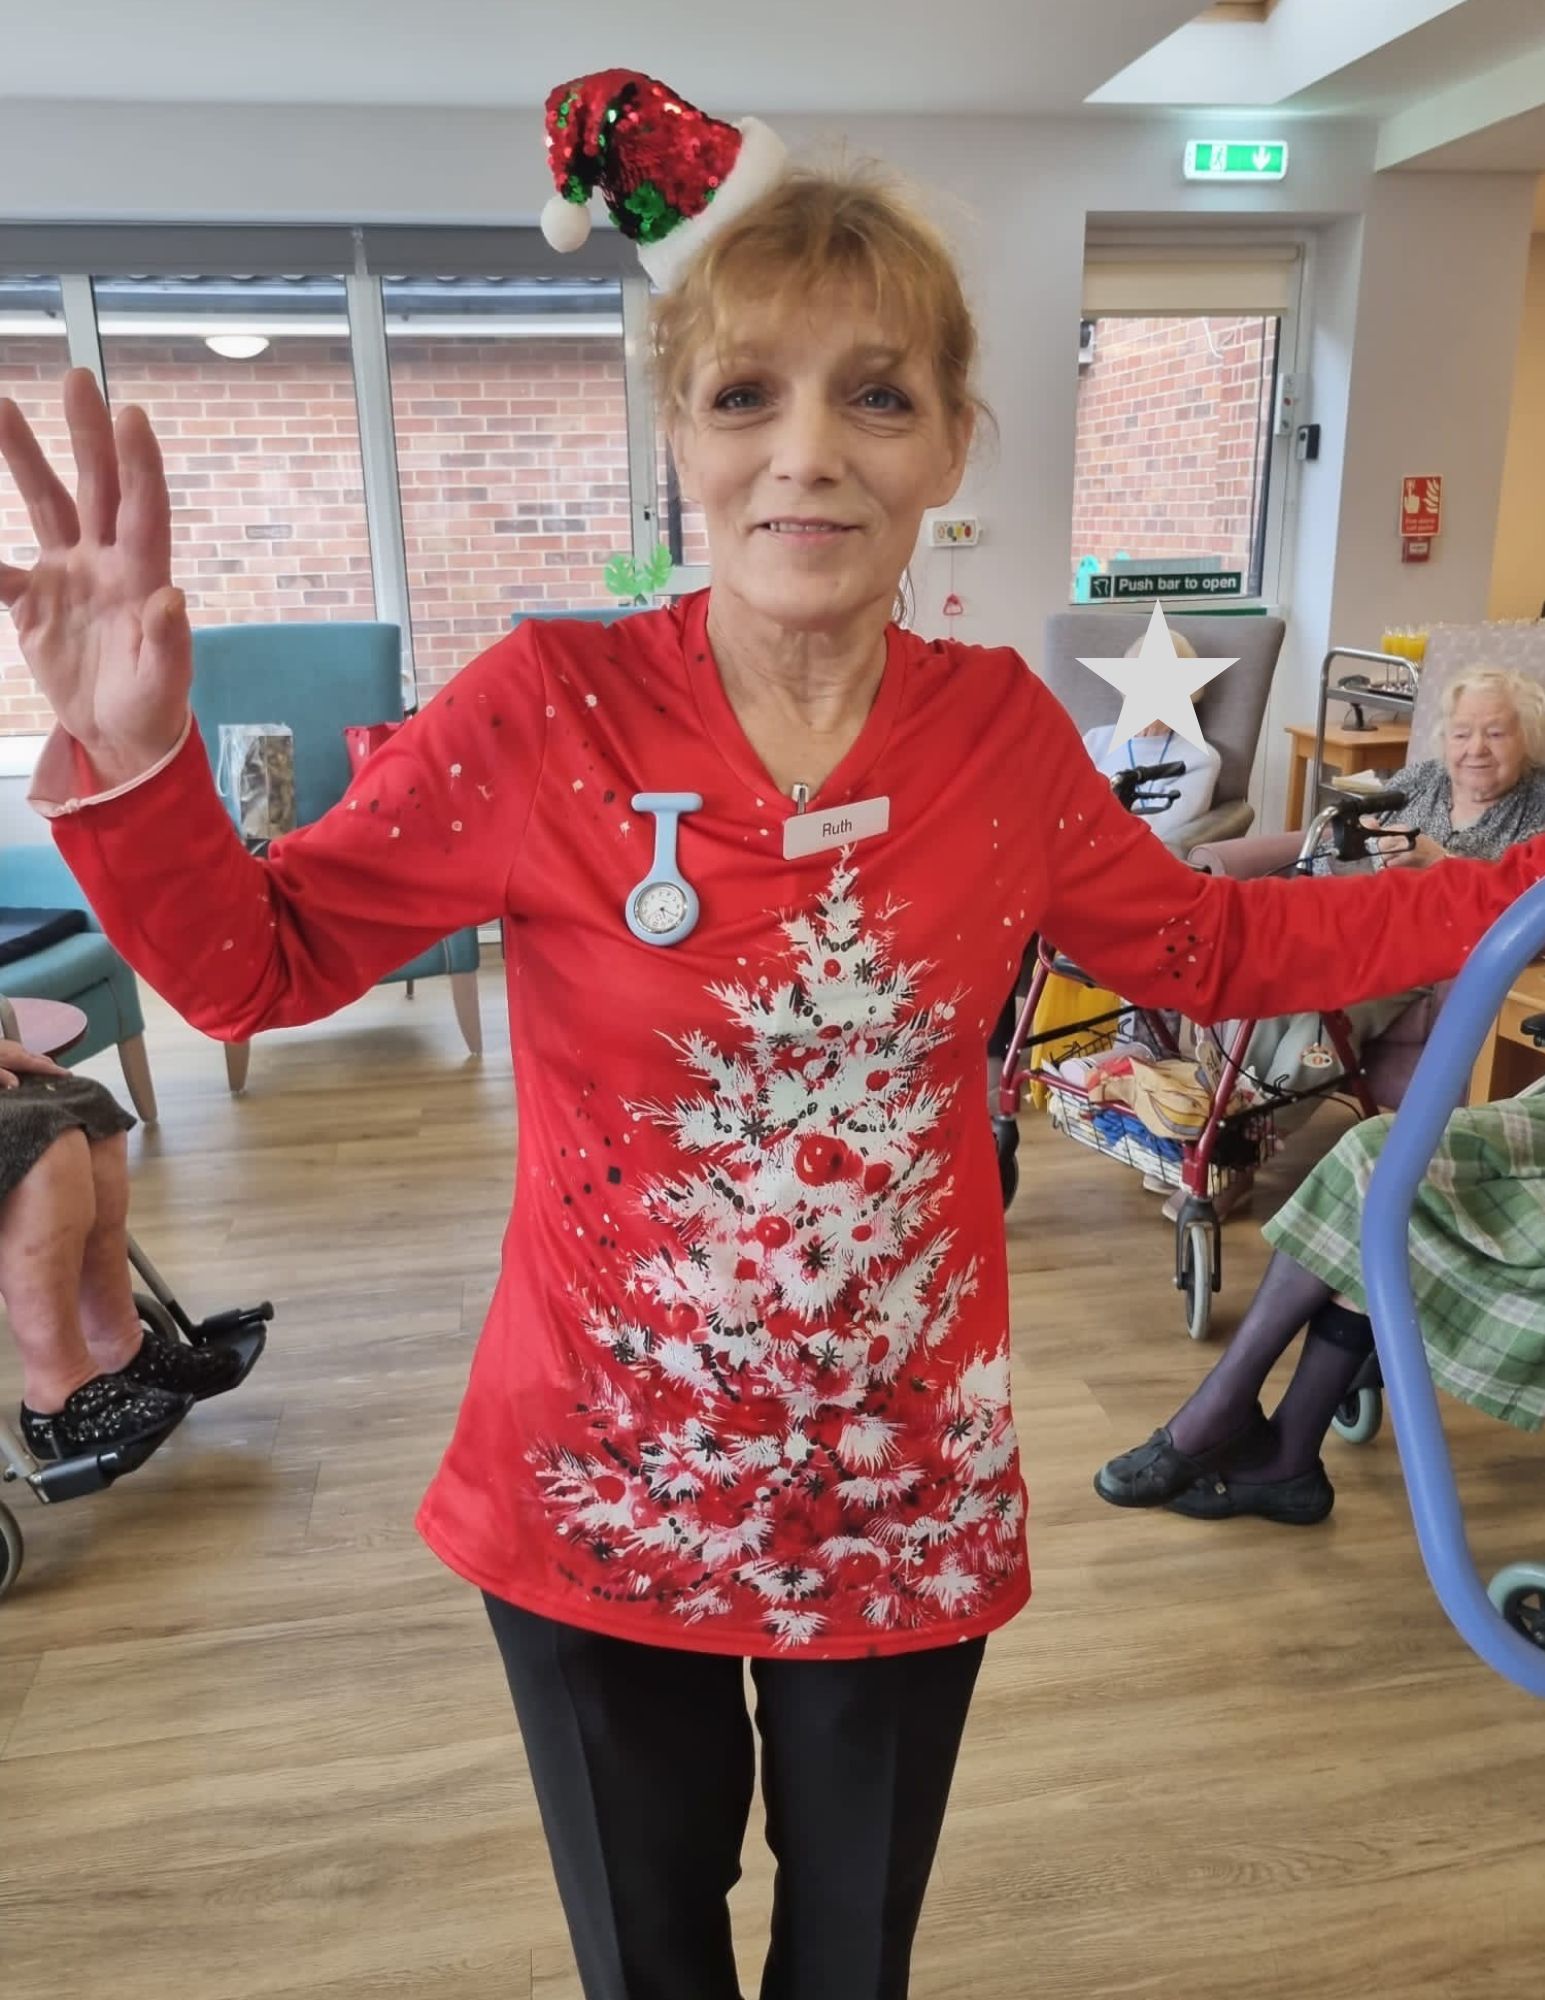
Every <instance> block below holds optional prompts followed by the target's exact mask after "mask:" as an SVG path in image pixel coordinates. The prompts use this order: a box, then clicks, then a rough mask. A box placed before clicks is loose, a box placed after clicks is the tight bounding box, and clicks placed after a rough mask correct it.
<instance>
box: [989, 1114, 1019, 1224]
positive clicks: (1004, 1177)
mask: <svg viewBox="0 0 1545 2000" xmlns="http://www.w3.org/2000/svg"><path fill="white" fill-rule="evenodd" d="M992 1137H993V1144H994V1146H995V1147H996V1148H997V1153H998V1186H999V1187H1000V1189H1001V1190H1002V1192H1003V1206H1004V1207H1005V1208H1008V1207H1009V1206H1010V1204H1011V1203H1012V1202H1013V1199H1014V1197H1015V1195H1016V1194H1018V1192H1019V1121H1018V1119H1015V1118H994V1119H993V1121H992Z"/></svg>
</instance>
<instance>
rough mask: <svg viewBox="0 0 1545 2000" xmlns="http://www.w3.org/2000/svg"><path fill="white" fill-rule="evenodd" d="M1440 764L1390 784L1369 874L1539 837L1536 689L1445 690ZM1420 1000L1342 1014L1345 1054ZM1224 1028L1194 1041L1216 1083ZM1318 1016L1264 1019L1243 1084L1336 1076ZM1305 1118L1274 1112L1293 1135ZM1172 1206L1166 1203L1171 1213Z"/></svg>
mask: <svg viewBox="0 0 1545 2000" xmlns="http://www.w3.org/2000/svg"><path fill="white" fill-rule="evenodd" d="M1437 735H1438V741H1437V749H1438V754H1437V755H1436V756H1434V757H1428V758H1425V759H1424V760H1423V761H1422V762H1421V763H1417V764H1407V765H1406V766H1405V767H1404V768H1403V769H1402V770H1399V771H1396V772H1395V773H1393V775H1392V776H1391V777H1390V778H1389V780H1388V784H1389V786H1390V787H1391V788H1392V789H1394V790H1396V791H1400V792H1404V793H1405V795H1406V803H1405V805H1404V806H1402V807H1401V808H1400V810H1399V811H1398V812H1396V813H1392V814H1389V815H1387V816H1386V821H1385V824H1386V827H1387V831H1386V832H1385V833H1384V834H1383V835H1382V836H1381V837H1380V839H1379V840H1377V841H1375V842H1371V843H1370V846H1371V847H1372V848H1373V850H1374V851H1373V853H1372V856H1371V865H1372V866H1374V867H1376V868H1377V867H1384V868H1427V867H1430V866H1431V865H1432V863H1433V862H1434V861H1441V860H1442V859H1443V858H1444V856H1445V855H1451V854H1453V855H1467V856H1470V857H1472V858H1474V859H1479V860H1485V861H1495V860H1496V859H1497V858H1498V856H1499V855H1501V854H1502V853H1503V852H1504V851H1505V850H1506V849H1507V848H1509V847H1511V846H1513V845H1514V843H1515V842H1517V841H1521V840H1529V839H1531V838H1532V837H1533V836H1534V835H1535V834H1537V833H1539V832H1541V831H1542V830H1545V688H1542V687H1541V686H1540V684H1539V682H1538V681H1533V680H1530V679H1529V678H1528V677H1527V676H1526V675H1523V674H1517V673H1511V672H1507V671H1505V670H1503V669H1501V668H1496V667H1476V668H1472V669H1470V670H1469V671H1468V672H1466V673H1463V674H1461V675H1459V676H1457V677H1456V678H1455V679H1454V680H1452V681H1451V682H1450V683H1449V684H1448V686H1447V687H1446V688H1445V689H1444V691H1443V698H1442V703H1441V708H1440V717H1439V723H1438V732H1437ZM1419 998H1420V989H1412V990H1410V991H1407V992H1404V993H1392V994H1390V995H1389V996H1388V997H1387V998H1385V999H1380V1000H1366V1001H1363V1002H1362V1003H1360V1004H1359V1005H1358V1006H1355V1007H1349V1008H1348V1009H1347V1010H1346V1019H1347V1022H1348V1024H1349V1026H1350V1029H1351V1039H1352V1045H1353V1048H1354V1050H1360V1049H1361V1047H1362V1045H1363V1043H1364V1042H1367V1041H1371V1040H1373V1039H1374V1038H1375V1037H1376V1036H1378V1035H1381V1034H1382V1033H1383V1032H1384V1030H1385V1029H1386V1028H1388V1027H1390V1026H1392V1025H1393V1023H1394V1022H1396V1021H1398V1020H1399V1018H1400V1016H1401V1015H1402V1014H1403V1013H1404V1012H1405V1011H1406V1009H1407V1008H1408V1007H1409V1006H1410V1005H1411V1004H1412V1002H1413V1001H1415V1000H1417V999H1419ZM1232 1027H1233V1024H1232V1023H1225V1024H1224V1025H1223V1026H1222V1027H1220V1028H1217V1029H1214V1030H1212V1031H1210V1033H1202V1034H1199V1035H1198V1037H1197V1053H1198V1056H1199V1057H1200V1058H1201V1059H1202V1061H1203V1063H1204V1066H1205V1067H1206V1068H1207V1069H1208V1070H1209V1071H1210V1072H1213V1073H1214V1074H1215V1073H1216V1070H1217V1069H1218V1068H1219V1067H1220V1066H1221V1065H1220V1057H1219V1050H1220V1048H1221V1047H1223V1046H1225V1045H1226V1044H1227V1042H1228V1040H1229V1037H1230V1033H1231V1031H1232ZM1341 1067H1342V1066H1341V1063H1340V1061H1339V1060H1338V1058H1337V1057H1336V1055H1335V1052H1334V1050H1333V1049H1332V1048H1331V1046H1330V1043H1329V1039H1328V1037H1327V1035H1326V1032H1325V1020H1324V1016H1323V1015H1322V1014H1312V1013H1305V1014H1288V1015H1283V1016H1280V1017H1278V1018H1277V1019H1275V1020H1269V1021H1262V1022H1261V1023H1260V1025H1259V1026H1258V1027H1257V1028H1256V1030H1255V1033H1254V1034H1253V1035H1252V1036H1251V1038H1250V1044H1249V1048H1248V1050H1247V1052H1246V1055H1245V1064H1244V1069H1245V1076H1246V1079H1247V1080H1253V1081H1255V1082H1256V1083H1258V1084H1269V1085H1271V1086H1272V1087H1273V1088H1274V1089H1278V1090H1283V1091H1286V1092H1293V1091H1303V1090H1309V1089H1312V1088H1314V1087H1315V1086H1316V1085H1323V1084H1325V1083H1327V1082H1329V1081H1330V1080H1332V1079H1333V1078H1334V1077H1336V1076H1338V1075H1340V1074H1341ZM1312 1108H1313V1101H1312V1100H1309V1101H1308V1102H1307V1103H1306V1104H1305V1105H1304V1106H1294V1107H1289V1108H1287V1109H1285V1110H1281V1111H1278V1113H1277V1114H1276V1117H1277V1124H1278V1126H1279V1127H1281V1128H1284V1129H1290V1128H1291V1127H1292V1126H1293V1125H1294V1123H1295V1122H1297V1121H1298V1120H1299V1119H1301V1118H1302V1117H1304V1116H1306V1115H1307V1113H1308V1111H1309V1110H1311V1109H1312ZM1251 1178H1252V1177H1251V1176H1249V1175H1247V1174H1244V1175H1240V1176H1239V1177H1238V1178H1237V1179H1236V1180H1235V1181H1234V1182H1232V1183H1231V1184H1230V1186H1229V1188H1228V1189H1227V1190H1226V1191H1225V1193H1224V1194H1223V1195H1220V1196H1219V1198H1218V1201H1217V1208H1218V1212H1219V1214H1220V1215H1226V1214H1228V1213H1229V1212H1230V1211H1231V1210H1232V1209H1234V1208H1237V1207H1239V1206H1240V1205H1241V1203H1242V1202H1243V1201H1244V1200H1245V1199H1246V1198H1247V1197H1248V1195H1249V1193H1250V1191H1251ZM1180 1199H1181V1198H1180V1197H1172V1198H1171V1200H1170V1201H1169V1202H1167V1203H1166V1204H1165V1212H1166V1214H1169V1215H1173V1214H1174V1213H1175V1212H1177V1210H1178V1208H1179V1205H1180Z"/></svg>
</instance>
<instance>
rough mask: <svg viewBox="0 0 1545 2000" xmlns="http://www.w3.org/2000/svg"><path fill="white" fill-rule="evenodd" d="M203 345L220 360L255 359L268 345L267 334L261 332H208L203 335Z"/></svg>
mask: <svg viewBox="0 0 1545 2000" xmlns="http://www.w3.org/2000/svg"><path fill="white" fill-rule="evenodd" d="M204 345H205V346H206V347H207V348H208V349H209V351H210V353H211V354H218V355H219V356H220V358H221V360H222V361H255V360H256V359H257V357H258V356H259V355H260V354H262V353H264V352H265V351H266V349H267V347H268V336H267V334H263V333H210V334H206V335H205V336H204Z"/></svg>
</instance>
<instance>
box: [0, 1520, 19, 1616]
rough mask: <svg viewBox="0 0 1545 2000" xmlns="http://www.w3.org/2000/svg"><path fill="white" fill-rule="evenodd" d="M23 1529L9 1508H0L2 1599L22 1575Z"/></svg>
mask: <svg viewBox="0 0 1545 2000" xmlns="http://www.w3.org/2000/svg"><path fill="white" fill-rule="evenodd" d="M21 1558H22V1543H21V1528H20V1527H19V1526H18V1524H17V1520H16V1516H15V1515H14V1514H13V1513H12V1512H11V1510H10V1508H9V1507H0V1597H4V1595H5V1593H6V1592H7V1591H8V1590H9V1589H10V1587H11V1585H12V1584H13V1583H14V1582H15V1581H16V1579H17V1577H19V1576H20V1575H21Z"/></svg>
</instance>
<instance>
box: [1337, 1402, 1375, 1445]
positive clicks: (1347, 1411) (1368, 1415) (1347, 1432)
mask: <svg viewBox="0 0 1545 2000" xmlns="http://www.w3.org/2000/svg"><path fill="white" fill-rule="evenodd" d="M1330 1427H1331V1429H1332V1430H1333V1431H1334V1432H1335V1433H1336V1435H1337V1437H1338V1438H1344V1439H1345V1441H1346V1442H1347V1443H1348V1444H1372V1443H1373V1441H1374V1439H1375V1438H1376V1437H1377V1436H1378V1435H1379V1432H1380V1431H1381V1430H1382V1429H1383V1428H1384V1391H1383V1390H1382V1389H1354V1390H1353V1391H1352V1393H1351V1395H1349V1396H1347V1397H1346V1398H1345V1399H1344V1400H1343V1402H1342V1404H1341V1407H1340V1408H1339V1409H1338V1410H1337V1412H1336V1414H1335V1415H1334V1416H1333V1417H1332V1418H1331V1420H1330Z"/></svg>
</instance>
